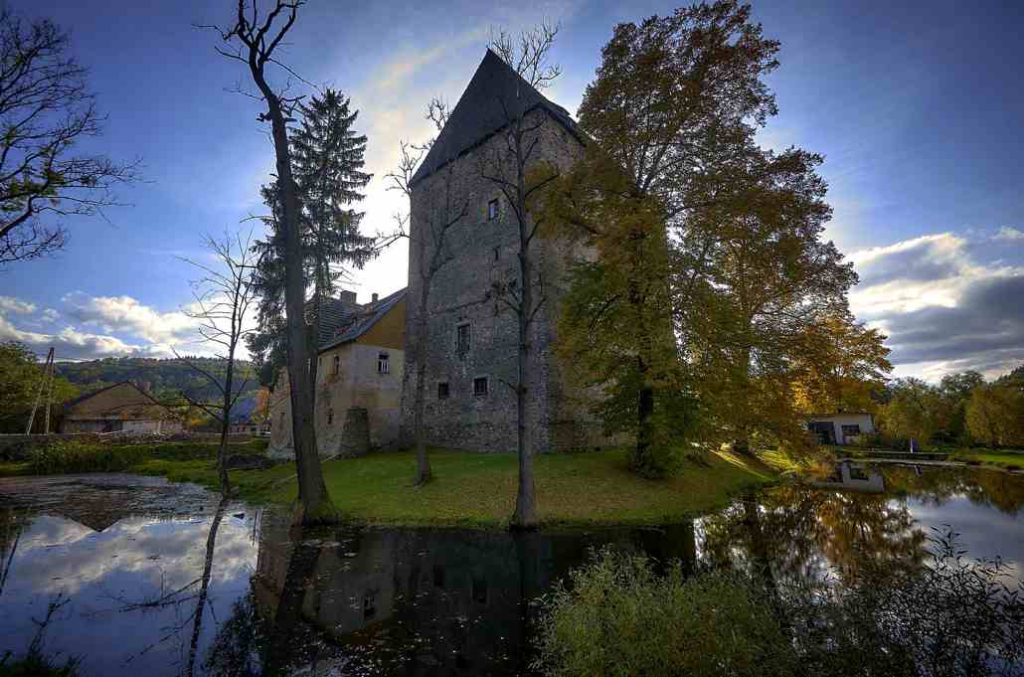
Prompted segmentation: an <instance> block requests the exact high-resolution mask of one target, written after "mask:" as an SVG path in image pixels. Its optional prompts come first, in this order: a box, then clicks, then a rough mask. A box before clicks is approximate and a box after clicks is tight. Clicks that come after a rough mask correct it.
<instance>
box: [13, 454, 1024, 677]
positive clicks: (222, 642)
mask: <svg viewBox="0 0 1024 677" xmlns="http://www.w3.org/2000/svg"><path fill="white" fill-rule="evenodd" d="M1022 506H1024V476H1020V475H1011V474H1007V473H1002V472H996V471H988V470H968V469H949V468H919V467H913V466H887V467H884V468H879V469H877V470H876V469H872V468H866V467H860V466H855V465H854V466H845V467H843V468H838V469H837V472H836V474H835V476H834V477H832V478H830V479H829V480H828V481H825V482H823V483H820V484H818V485H816V486H807V485H801V486H791V485H787V486H779V487H774V488H771V489H768V490H766V491H763V492H760V493H757V494H754V495H751V496H748V497H745V498H744V499H742V500H738V501H737V502H736V504H735V505H733V506H732V507H731V508H729V509H727V510H724V511H721V512H717V513H715V514H710V515H706V516H703V517H700V518H697V519H695V520H691V521H687V522H684V523H681V524H676V525H668V526H665V527H662V528H645V529H602V530H590V531H555V532H547V531H541V532H539V533H532V534H523V535H511V534H508V533H499V532H484V531H471V530H457V529H378V528H353V527H344V528H334V529H321V530H312V531H310V530H307V531H305V532H298V531H296V530H293V529H290V527H289V524H288V521H287V520H286V519H285V517H284V516H283V515H281V514H279V513H277V512H274V511H261V510H255V509H253V508H251V507H249V506H246V505H244V504H226V505H225V504H222V503H219V501H218V498H217V497H216V496H214V495H212V494H210V493H208V492H206V491H204V490H202V489H200V488H198V487H195V486H192V485H176V484H170V483H168V482H166V481H164V480H160V479H153V478H142V477H136V476H131V475H79V476H60V477H43V478H12V479H2V480H0V556H2V557H0V657H2V656H3V655H4V654H5V653H7V652H11V659H13V658H15V657H18V656H20V655H23V654H24V652H25V651H26V650H27V648H28V647H29V646H30V645H31V644H32V643H33V641H35V642H36V646H37V647H39V648H40V649H41V651H42V652H43V653H44V654H45V655H46V656H48V657H50V658H51V659H53V660H55V661H57V662H58V663H61V662H63V661H65V660H67V659H74V660H75V661H77V663H78V670H79V674H84V675H146V676H147V677H157V676H159V675H179V674H196V675H199V674H213V675H256V674H282V673H283V674H289V673H302V674H356V675H363V674H365V675H369V674H404V675H434V674H438V675H442V674H444V675H448V674H465V675H476V674H522V673H524V672H528V671H529V664H530V661H531V657H532V650H531V647H532V645H533V641H534V639H533V633H534V626H533V621H534V620H535V618H536V615H537V613H538V599H539V598H540V597H541V596H542V595H543V593H544V592H545V591H546V590H548V589H549V588H550V587H551V586H552V585H554V584H555V583H556V582H557V581H559V580H561V579H563V578H564V577H565V575H566V574H567V572H568V571H569V570H570V569H572V568H573V567H576V566H578V565H581V564H582V563H584V562H586V561H587V558H588V556H589V553H590V552H591V551H592V549H594V548H597V547H601V546H604V545H609V546H611V547H614V548H621V549H624V550H628V551H632V552H643V553H647V554H649V555H651V556H653V557H655V558H657V559H659V560H661V561H667V560H670V559H680V560H682V561H683V563H684V565H685V566H693V565H695V563H698V562H705V561H708V560H714V561H726V560H730V559H740V560H742V559H745V558H747V559H749V558H750V557H752V556H754V555H755V554H756V556H758V557H763V558H767V561H769V562H770V564H771V568H772V570H773V571H774V572H775V574H776V575H777V576H780V577H785V576H796V577H799V576H809V575H820V574H821V571H823V570H828V571H834V572H838V575H839V577H840V578H841V577H842V576H848V575H852V574H854V573H855V572H856V570H857V568H858V567H859V566H861V564H862V563H863V562H865V561H868V560H870V561H872V562H874V563H876V564H877V562H879V561H882V562H889V563H891V565H892V566H894V567H896V566H900V565H903V564H917V563H920V562H922V561H924V560H925V558H926V555H927V548H928V543H929V537H930V535H931V534H932V530H933V529H940V530H944V529H947V528H948V529H952V530H953V531H955V532H957V533H958V534H959V537H958V542H959V544H960V546H961V547H962V549H963V550H964V551H965V555H964V556H965V557H970V558H976V559H980V558H996V557H999V558H1001V559H1002V560H1003V561H1004V562H1005V563H1006V564H1007V569H1006V571H1007V572H1008V575H1009V577H1011V578H1016V580H1017V581H1021V580H1024V579H1022V577H1024V509H1022ZM211 531H212V534H211Z"/></svg>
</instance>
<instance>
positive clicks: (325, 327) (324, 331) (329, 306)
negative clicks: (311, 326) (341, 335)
mask: <svg viewBox="0 0 1024 677" xmlns="http://www.w3.org/2000/svg"><path fill="white" fill-rule="evenodd" d="M358 311H359V306H357V305H356V304H355V303H346V302H345V301H343V300H341V299H334V298H331V299H324V301H323V304H322V305H321V308H320V336H319V337H318V338H319V340H318V341H317V343H318V344H320V345H323V344H324V343H326V342H328V341H330V340H332V338H333V337H334V335H335V334H337V333H338V330H339V329H341V328H342V327H345V326H347V325H349V324H351V323H352V320H353V319H354V318H355V316H356V314H357V313H358Z"/></svg>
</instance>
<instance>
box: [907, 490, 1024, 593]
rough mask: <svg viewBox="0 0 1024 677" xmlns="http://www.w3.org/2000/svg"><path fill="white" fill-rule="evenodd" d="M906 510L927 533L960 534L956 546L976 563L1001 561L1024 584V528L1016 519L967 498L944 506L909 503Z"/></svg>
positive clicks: (1008, 571)
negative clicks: (960, 547)
mask: <svg viewBox="0 0 1024 677" xmlns="http://www.w3.org/2000/svg"><path fill="white" fill-rule="evenodd" d="M907 506H908V507H909V508H910V512H911V514H912V515H913V516H914V519H916V520H917V522H918V525H919V526H920V527H921V528H922V529H924V530H925V533H928V534H929V535H932V534H931V532H930V529H931V528H932V527H934V528H937V529H940V530H941V529H943V528H944V527H945V525H949V527H950V528H952V529H953V531H955V532H957V534H959V535H958V536H957V542H958V543H959V544H960V545H961V546H963V548H964V549H965V550H967V556H968V557H970V558H972V559H974V560H980V559H989V560H991V559H995V558H996V557H1000V558H1002V560H1003V562H1005V563H1006V565H1007V573H1010V574H1011V575H1013V576H1014V577H1015V578H1016V579H1017V580H1020V581H1024V524H1022V522H1021V520H1020V519H1019V518H1017V517H1015V516H1013V515H1008V514H1006V513H1004V512H1000V511H998V510H993V509H992V508H991V507H989V506H987V505H983V504H979V503H976V502H974V501H971V500H970V499H969V498H967V497H966V496H951V497H949V498H948V499H945V500H943V501H942V502H941V503H936V502H934V501H924V500H918V499H909V500H908V501H907Z"/></svg>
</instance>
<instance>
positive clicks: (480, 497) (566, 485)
mask: <svg viewBox="0 0 1024 677" xmlns="http://www.w3.org/2000/svg"><path fill="white" fill-rule="evenodd" d="M189 453H192V452H191V451H190V452H189ZM130 456H132V457H133V458H132V462H130V463H127V464H126V463H123V462H122V456H118V461H117V462H115V463H110V464H107V463H104V464H102V467H96V468H94V469H93V470H95V471H120V472H134V473H141V474H149V475H162V476H165V477H167V478H168V479H170V480H171V481H177V482H196V483H198V484H202V485H204V486H207V487H211V488H215V487H216V486H217V475H216V469H215V467H214V463H213V461H212V458H210V457H206V458H202V457H199V458H196V457H191V458H189V457H188V454H186V453H181V454H178V455H175V454H174V453H170V452H168V451H167V450H164V451H163V453H162V457H157V456H155V455H150V456H148V457H145V458H144V457H143V455H142V454H139V455H138V456H136V455H135V453H132V454H130ZM430 459H431V465H432V467H433V471H434V476H435V479H434V481H433V482H431V483H430V484H428V485H427V486H425V487H420V488H415V487H413V486H412V478H413V472H414V469H415V466H416V461H415V456H414V454H413V453H412V452H387V453H377V454H370V455H368V456H365V457H362V458H355V459H342V460H334V461H328V462H326V463H324V466H323V468H324V479H325V481H326V483H327V487H328V489H329V491H330V494H331V498H332V499H333V500H334V502H335V504H336V505H337V506H338V508H339V509H340V510H341V511H342V513H343V514H344V515H345V516H346V517H349V518H351V519H353V520H356V521H359V522H363V523H368V524H379V525H405V526H468V527H478V528H499V527H502V526H504V525H505V524H506V523H507V521H508V518H509V516H510V515H511V514H512V510H513V505H514V501H515V492H516V481H517V463H516V457H515V455H513V454H474V453H469V452H459V451H445V450H434V451H432V452H431V457H430ZM29 463H30V464H31V463H32V462H31V461H30V462H29ZM83 464H84V462H82V461H81V460H80V459H77V458H76V459H75V462H74V463H73V465H72V466H71V467H70V468H69V469H66V470H62V472H78V471H82V470H85V469H86V468H84V467H83ZM41 465H42V464H41V463H39V462H38V460H37V462H36V463H35V464H34V466H35V467H36V468H37V469H39V467H40V466H41ZM32 472H33V467H30V465H27V464H25V463H22V464H20V465H13V464H7V465H6V466H3V467H0V474H14V473H17V474H30V473H32ZM777 477H778V474H777V473H776V471H775V470H773V469H772V468H770V467H769V466H767V465H765V464H763V463H761V462H759V461H757V460H755V459H749V458H740V457H737V456H733V455H730V454H724V453H723V454H710V455H708V456H707V458H706V459H705V460H704V462H702V463H696V462H692V461H688V462H686V463H685V464H684V467H683V468H682V470H681V472H680V473H679V474H678V475H676V476H673V477H670V478H668V479H665V480H645V479H642V478H639V477H637V476H636V475H634V474H633V473H631V472H630V471H629V469H628V467H627V459H626V452H625V451H623V450H606V451H599V452H582V453H572V454H544V455H540V456H538V457H537V459H536V483H537V500H538V506H539V511H540V518H541V521H542V522H543V523H544V524H545V525H547V526H553V525H558V526H597V525H643V524H659V523H666V522H671V521H676V520H679V519H681V518H684V517H686V516H691V515H695V514H698V513H701V512H705V511H708V510H713V509H715V508H718V507H722V506H724V505H727V504H728V503H729V502H730V500H731V499H732V498H733V497H734V496H736V495H737V494H739V493H741V492H743V491H744V490H746V489H750V488H754V487H757V486H761V485H764V484H767V483H770V482H773V481H775V480H776V479H777ZM231 480H232V482H233V483H234V485H235V487H237V489H238V491H239V494H240V497H241V498H243V499H245V500H248V501H250V502H253V503H276V504H282V505H288V504H290V503H291V502H293V501H294V500H295V498H296V495H297V487H296V482H295V472H294V466H293V464H291V463H282V464H279V465H276V466H274V467H272V468H268V469H263V470H234V471H231Z"/></svg>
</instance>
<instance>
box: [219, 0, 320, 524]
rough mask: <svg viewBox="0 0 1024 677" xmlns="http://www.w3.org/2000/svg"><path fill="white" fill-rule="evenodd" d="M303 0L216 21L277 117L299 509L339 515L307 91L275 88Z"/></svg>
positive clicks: (305, 513)
mask: <svg viewBox="0 0 1024 677" xmlns="http://www.w3.org/2000/svg"><path fill="white" fill-rule="evenodd" d="M303 4H305V3H304V2H303V0H274V2H273V4H272V8H271V9H270V10H269V11H268V12H266V13H265V14H264V13H261V12H260V7H259V5H260V0H251V1H250V0H238V4H237V9H236V14H235V17H234V19H233V21H234V23H232V24H231V25H230V26H229V27H227V28H220V27H217V26H209V27H208V28H213V29H215V30H216V31H217V32H218V33H219V34H220V37H221V39H222V40H223V41H224V43H225V44H226V45H228V46H227V47H218V48H217V52H218V53H219V54H221V55H222V56H224V57H227V58H229V59H232V60H235V61H239V62H241V63H243V64H245V66H246V67H247V68H248V70H249V75H250V76H251V78H252V81H253V84H254V85H255V86H256V89H257V93H255V94H251V95H250V96H252V97H253V98H255V99H257V100H258V101H260V102H261V104H262V105H263V106H264V107H265V110H264V111H263V112H261V113H260V116H259V119H260V121H262V122H269V123H270V130H271V137H272V139H273V142H274V155H275V158H276V171H277V176H276V178H277V184H278V189H279V191H280V198H281V200H280V201H281V205H280V206H281V219H280V223H279V227H281V228H282V229H283V230H284V233H283V234H284V268H285V314H286V319H287V334H288V380H289V385H290V387H291V404H292V439H293V441H294V445H295V465H296V470H297V471H298V472H297V474H298V481H299V501H300V505H299V514H298V515H297V518H298V519H299V520H301V521H303V522H316V521H322V520H330V519H333V518H334V516H335V513H336V510H335V508H334V506H333V505H332V503H331V500H330V497H329V496H328V494H327V486H326V485H325V484H324V477H323V469H322V468H321V466H320V457H319V456H318V455H317V445H316V428H315V426H314V420H313V381H312V374H311V373H310V369H309V354H310V345H309V341H308V340H307V339H308V336H307V333H306V332H307V328H306V321H305V302H306V279H305V271H304V270H303V265H302V264H303V256H302V241H301V228H300V219H301V214H300V209H301V207H300V203H299V194H298V187H297V186H296V184H295V179H294V177H293V175H292V157H291V147H290V144H289V143H288V127H287V125H288V122H289V121H291V119H292V114H293V112H294V110H295V107H296V106H297V105H298V103H299V101H300V99H301V97H295V96H287V90H288V87H287V85H285V86H284V87H282V88H275V86H274V85H273V84H271V82H270V79H269V77H270V74H269V73H268V66H276V67H277V68H278V69H280V70H283V71H285V72H286V73H287V74H289V75H291V76H293V77H297V76H295V74H294V72H293V71H292V70H291V69H290V68H289V67H288V66H286V65H285V64H283V63H281V61H280V60H278V58H277V56H276V54H277V51H278V49H279V48H280V47H281V43H282V41H283V40H284V39H285V36H286V35H287V34H288V31H289V30H291V28H292V26H293V25H295V20H296V18H298V12H299V8H300V7H301V6H302V5H303Z"/></svg>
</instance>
